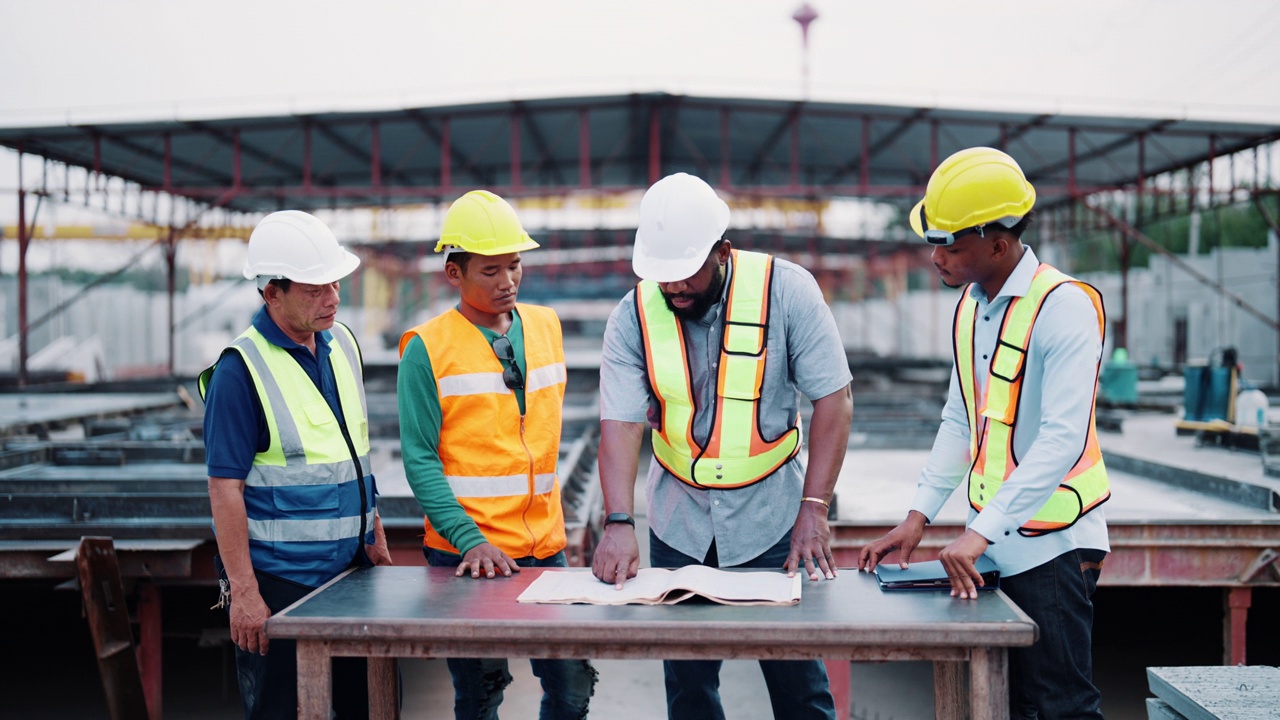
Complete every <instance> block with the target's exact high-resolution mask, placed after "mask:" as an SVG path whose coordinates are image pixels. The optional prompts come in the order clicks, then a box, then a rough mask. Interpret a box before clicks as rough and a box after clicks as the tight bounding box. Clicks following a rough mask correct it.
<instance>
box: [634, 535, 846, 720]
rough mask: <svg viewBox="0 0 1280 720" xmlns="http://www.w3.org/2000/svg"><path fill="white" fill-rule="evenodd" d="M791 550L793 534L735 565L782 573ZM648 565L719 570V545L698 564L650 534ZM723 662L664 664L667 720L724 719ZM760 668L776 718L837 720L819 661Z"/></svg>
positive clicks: (767, 664) (767, 663) (779, 662)
mask: <svg viewBox="0 0 1280 720" xmlns="http://www.w3.org/2000/svg"><path fill="white" fill-rule="evenodd" d="M790 552H791V532H790V531H788V532H787V534H786V535H784V536H782V539H781V540H779V541H778V542H777V544H775V545H774V546H773V547H771V548H769V549H768V550H766V551H765V552H764V553H763V554H762V555H760V556H759V557H757V558H755V559H754V560H749V561H747V562H745V563H742V564H741V565H737V566H735V567H744V568H768V569H770V570H780V569H781V568H782V564H783V563H785V562H786V560H787V555H788V554H789V553H790ZM649 564H650V565H652V566H653V567H666V568H674V567H684V566H685V565H707V566H710V567H720V561H719V558H718V557H717V553H716V546H715V542H714V541H713V542H712V544H711V550H710V552H708V553H707V557H706V558H704V559H702V560H698V559H696V558H692V557H689V556H688V555H685V554H684V553H682V552H680V551H679V550H676V549H675V548H672V547H671V546H670V545H667V544H666V543H664V542H662V541H661V540H659V539H658V536H657V535H655V534H654V533H653V531H652V530H650V531H649ZM722 664H723V661H721V660H663V661H662V669H663V673H664V674H665V676H666V684H667V717H668V718H670V720H724V707H723V706H722V705H721V704H720V666H721V665H722ZM760 670H761V672H763V673H764V683H765V686H766V687H767V688H768V689H769V703H770V704H771V705H772V706H773V717H774V718H777V720H805V719H807V718H823V720H834V718H835V716H836V705H835V699H834V698H832V696H831V690H830V687H829V683H828V682H827V668H826V666H824V665H823V664H822V661H820V660H761V661H760Z"/></svg>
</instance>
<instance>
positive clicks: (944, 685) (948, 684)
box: [933, 660, 969, 720]
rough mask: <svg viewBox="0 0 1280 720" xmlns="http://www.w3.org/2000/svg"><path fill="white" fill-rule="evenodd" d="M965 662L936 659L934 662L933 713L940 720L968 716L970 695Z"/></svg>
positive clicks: (953, 719) (956, 719)
mask: <svg viewBox="0 0 1280 720" xmlns="http://www.w3.org/2000/svg"><path fill="white" fill-rule="evenodd" d="M964 670H965V668H964V663H962V662H955V661H950V660H936V661H934V663H933V714H934V716H935V717H936V718H938V720H961V718H965V717H968V715H969V713H968V709H969V695H968V693H967V692H966V690H968V688H967V687H966V686H965V677H964Z"/></svg>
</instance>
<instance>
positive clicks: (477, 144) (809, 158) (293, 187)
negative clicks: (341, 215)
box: [0, 93, 1280, 384]
mask: <svg viewBox="0 0 1280 720" xmlns="http://www.w3.org/2000/svg"><path fill="white" fill-rule="evenodd" d="M1277 141H1280V124H1274V125H1272V124H1249V123H1238V122H1209V121H1199V120H1180V119H1174V118H1116V117H1101V116H1083V115H1058V114H1035V113H1019V112H994V111H982V110H954V109H943V108H930V107H896V106H888V105H870V104H849V103H834V102H808V101H783V100H761V99H742V98H713V97H694V96H683V95H671V94H665V93H650V94H630V95H612V96H601V97H577V98H552V99H530V100H513V101H502V102H486V103H477V104H469V105H452V106H441V107H423V108H400V109H390V110H383V111H366V112H333V113H314V114H298V115H279V116H269V117H244V118H225V119H206V120H166V121H149V122H131V123H95V124H76V125H63V126H50V127H17V128H0V146H5V147H9V148H13V149H15V150H17V151H18V153H19V155H20V156H22V155H37V156H40V157H43V158H44V159H45V161H46V162H45V169H46V172H45V173H44V174H43V176H42V177H41V178H40V179H39V181H38V182H36V183H27V182H24V181H23V180H22V177H21V166H22V163H21V162H19V189H18V213H19V223H18V241H19V298H18V305H19V308H18V309H19V333H20V335H21V341H20V345H21V348H20V351H19V383H20V384H23V383H25V378H26V358H27V356H28V353H27V334H28V330H29V325H28V321H27V308H26V289H25V281H26V276H25V256H26V248H27V246H28V243H29V241H30V236H29V235H30V234H29V230H28V226H27V216H26V197H27V195H34V196H36V197H37V198H38V199H41V200H42V199H44V198H49V199H50V200H51V201H60V200H67V201H71V200H73V198H76V197H77V196H78V195H79V194H80V190H81V189H82V190H83V195H84V197H85V203H86V204H88V198H89V196H90V194H91V188H92V192H94V193H97V194H101V195H111V194H114V195H115V196H119V197H120V198H121V200H120V203H119V204H120V206H121V208H122V209H123V208H127V207H128V201H129V199H130V198H132V199H133V208H132V212H133V214H135V215H136V216H137V217H138V219H140V220H144V221H148V222H150V223H152V224H154V225H156V226H159V227H161V228H164V227H165V226H167V234H166V233H165V231H162V232H161V234H160V236H161V237H162V238H165V239H164V240H162V242H165V244H166V250H165V252H166V262H167V264H168V275H169V286H170V287H169V289H170V294H171V295H172V293H173V290H174V276H175V271H174V257H175V252H174V243H175V242H177V241H178V240H181V239H182V238H184V237H188V236H191V235H195V234H198V233H199V231H200V230H201V228H198V227H194V226H195V225H196V224H197V223H198V222H199V221H200V217H201V215H202V214H203V213H204V212H205V211H207V210H209V209H214V208H217V209H221V210H222V211H224V212H230V213H236V214H246V215H249V214H257V213H265V212H269V211H273V210H277V209H304V210H314V209H322V208H354V207H389V206H397V205H404V204H420V203H425V202H445V201H449V200H451V199H453V198H455V197H457V196H459V195H461V194H463V193H465V192H466V191H468V190H471V189H475V188H485V189H489V190H493V191H494V192H497V193H499V194H500V195H504V196H507V197H511V198H518V197H529V196H564V195H569V194H582V193H586V194H600V195H607V194H610V193H616V192H629V191H634V190H637V189H643V188H645V187H647V186H648V185H650V184H652V183H653V182H655V181H657V180H658V179H659V178H661V177H663V176H664V175H667V174H669V173H672V172H677V171H685V172H690V173H693V174H696V175H699V176H701V177H703V178H704V179H706V180H707V181H708V182H710V183H711V184H712V185H714V186H716V187H717V188H718V189H720V190H721V191H723V192H725V193H728V194H730V195H732V196H733V197H735V198H739V199H746V200H748V201H749V200H750V199H752V198H760V199H770V198H797V199H803V200H810V201H823V200H826V199H829V198H833V197H853V198H867V199H872V200H876V201H880V202H888V203H892V204H894V205H897V206H899V207H902V208H904V209H905V208H909V207H910V206H911V204H912V203H914V202H915V201H916V200H917V199H919V198H920V197H922V196H923V193H924V189H925V188H924V186H925V184H926V183H927V181H928V178H929V175H930V173H931V172H932V170H933V168H934V167H936V166H937V164H938V162H939V161H940V160H941V159H943V158H945V157H946V156H948V155H950V154H951V153H953V152H955V151H957V150H960V149H963V148H967V147H973V146H977V145H987V146H994V147H999V148H1002V149H1005V150H1007V151H1008V152H1009V153H1010V154H1012V155H1013V156H1014V157H1016V158H1017V159H1018V161H1019V163H1020V164H1021V165H1022V167H1023V169H1024V171H1025V172H1026V174H1027V177H1028V178H1029V179H1030V180H1031V182H1032V183H1033V184H1034V185H1035V187H1036V190H1037V195H1038V202H1037V205H1036V207H1037V211H1038V212H1041V213H1043V214H1044V220H1043V223H1040V224H1041V225H1042V226H1044V227H1047V228H1048V229H1049V232H1051V233H1054V232H1056V233H1058V234H1059V235H1060V236H1063V237H1067V236H1070V235H1071V234H1073V233H1074V231H1076V230H1079V229H1084V230H1090V229H1094V230H1096V229H1104V228H1105V229H1107V230H1108V231H1114V232H1115V233H1116V236H1117V237H1118V238H1119V239H1120V243H1121V244H1122V245H1123V246H1124V247H1123V248H1122V250H1121V252H1120V253H1119V255H1120V256H1121V258H1122V270H1121V272H1122V274H1123V273H1124V272H1125V271H1126V270H1127V262H1128V260H1127V258H1128V257H1129V253H1128V251H1127V247H1128V245H1129V244H1130V243H1131V242H1138V243H1141V244H1144V245H1147V246H1148V247H1150V248H1152V249H1153V250H1157V251H1161V252H1167V251H1166V250H1163V249H1162V248H1160V247H1159V245H1158V244H1157V243H1156V242H1155V241H1153V240H1151V239H1150V238H1148V237H1146V236H1145V235H1143V234H1142V232H1141V231H1140V230H1139V229H1138V228H1139V227H1141V225H1142V223H1143V221H1144V220H1151V219H1153V218H1155V217H1159V216H1162V215H1169V214H1176V213H1185V212H1187V211H1188V210H1190V209H1205V208H1211V207H1215V206H1218V205H1221V204H1225V203H1232V202H1239V201H1240V200H1241V198H1242V197H1243V198H1244V199H1248V198H1249V197H1253V198H1255V199H1256V198H1258V197H1259V196H1260V193H1275V192H1276V191H1275V190H1274V189H1271V187H1272V185H1273V178H1274V177H1275V175H1276V168H1273V167H1271V166H1270V162H1271V158H1272V157H1273V155H1274V154H1273V153H1269V152H1265V151H1264V152H1260V149H1263V150H1265V146H1267V145H1269V144H1271V143H1275V142H1277ZM1250 155H1252V157H1250ZM1241 158H1243V160H1242V161H1241V162H1240V168H1237V164H1236V161H1237V159H1241ZM1264 163H1265V164H1266V165H1267V167H1266V170H1265V171H1264V170H1263V165H1264ZM58 164H61V165H62V169H63V172H61V173H59V172H57V171H56V170H55V171H53V172H50V171H49V168H50V166H51V165H54V166H56V165H58ZM1224 165H1226V166H1227V167H1223V166H1224ZM73 168H74V169H75V172H74V173H73V172H72V169H73ZM1224 170H1225V172H1224ZM73 175H76V176H77V177H83V179H84V182H83V187H82V188H76V189H73V188H72V177H73ZM113 179H119V182H114V181H113ZM29 185H30V186H29ZM1112 191H1122V192H1123V193H1124V194H1125V195H1127V196H1129V197H1133V196H1134V195H1137V196H1145V197H1149V198H1155V200H1154V201H1151V202H1148V203H1145V204H1144V203H1139V204H1137V205H1136V213H1137V217H1125V216H1124V213H1121V212H1117V210H1116V206H1115V204H1114V203H1108V202H1099V201H1097V199H1099V198H1104V199H1105V198H1106V197H1108V196H1109V195H1113V193H1112ZM161 196H167V197H170V198H180V199H182V202H181V203H173V204H171V205H170V207H171V208H172V207H174V206H175V205H179V204H180V205H181V208H182V212H181V213H170V215H169V217H168V218H167V219H163V220H161V219H159V217H158V216H159V215H160V213H159V211H158V208H159V207H160V204H161V203H160V202H159V198H160V197H161ZM146 198H151V199H152V200H153V201H152V202H151V203H150V213H148V211H147V203H146V202H145V199H146ZM38 207H39V206H38V205H37V212H38ZM1259 208H1260V209H1261V211H1262V213H1263V215H1264V216H1265V217H1266V219H1267V221H1268V222H1269V223H1270V224H1271V226H1272V227H1273V228H1276V229H1278V230H1280V224H1278V223H1277V221H1276V220H1275V218H1274V217H1273V216H1272V215H1271V214H1270V211H1269V209H1267V208H1266V207H1264V206H1263V205H1262V204H1261V203H1259ZM1081 209H1083V210H1084V211H1085V212H1077V211H1079V210H1081ZM148 215H149V217H148ZM1063 231H1065V233H1064V232H1063ZM819 233H820V231H814V234H815V235H816V234H819ZM609 235H617V233H612V234H608V233H607V234H606V237H605V242H606V244H608V243H609V242H611V241H610V240H608V237H607V236H609ZM594 238H595V234H594V233H592V232H590V231H588V232H586V233H567V234H566V235H565V239H566V240H567V242H568V243H569V245H576V244H581V245H582V246H583V247H594V246H595V240H594ZM615 240H616V238H615ZM829 240H830V239H829V238H822V237H806V238H785V237H775V238H773V240H772V241H769V240H766V242H765V244H764V246H763V247H762V248H761V249H765V250H783V251H785V247H786V246H787V245H788V244H794V242H795V241H799V242H801V243H804V244H806V245H807V247H808V248H809V249H810V254H811V255H814V254H816V253H818V252H819V251H821V253H822V254H823V255H824V256H825V255H828V254H831V253H835V254H837V255H843V256H851V257H856V256H859V255H861V254H867V253H869V254H870V255H871V256H872V257H874V255H875V253H876V252H877V249H876V248H877V247H886V249H889V250H891V251H892V252H895V253H897V254H899V255H903V256H905V255H911V256H912V257H914V258H916V259H915V260H911V261H908V262H915V263H917V264H920V263H924V264H926V265H927V258H925V259H923V260H922V259H920V258H921V257H923V256H922V255H921V252H920V251H919V248H918V247H910V248H908V247H906V246H904V245H902V244H901V243H893V242H890V243H885V242H882V241H884V240H887V238H861V239H860V241H849V240H847V239H844V238H841V239H839V241H837V242H834V243H832V242H829ZM899 240H901V238H899ZM864 241H871V242H864ZM622 242H623V243H624V244H626V243H627V242H629V241H625V240H624V241H622ZM770 243H772V244H770ZM552 245H553V247H559V246H561V243H560V242H559V239H558V238H552ZM565 247H567V246H565ZM895 248H896V249H895ZM602 257H603V256H602ZM593 262H594V261H593ZM1176 262H1177V260H1176V259H1175V263H1176ZM608 263H612V265H608ZM392 264H395V263H394V262H393V263H392ZM625 264H626V263H625V262H624V261H621V260H617V259H616V258H613V259H608V260H604V261H603V263H602V264H600V265H599V266H596V265H593V266H592V271H593V272H594V273H596V274H599V272H611V270H609V269H608V268H609V267H613V268H614V269H615V270H616V267H617V266H622V265H625ZM606 266H607V267H606ZM900 267H905V264H901V265H900ZM1184 269H1187V271H1188V272H1190V273H1191V274H1193V275H1196V277H1197V279H1199V280H1200V281H1201V282H1204V283H1205V284H1208V285H1211V286H1213V287H1215V288H1216V289H1217V290H1218V291H1219V292H1221V293H1223V294H1224V295H1228V296H1232V297H1233V299H1234V300H1235V301H1236V302H1237V304H1240V305H1241V307H1243V308H1244V309H1246V310H1248V311H1250V312H1251V313H1253V314H1254V315H1256V316H1258V317H1259V318H1261V319H1262V320H1263V321H1264V322H1266V323H1268V324H1269V325H1271V326H1273V327H1277V329H1278V330H1280V323H1277V321H1276V320H1275V319H1274V318H1272V317H1270V316H1269V315H1268V314H1266V313H1262V312H1261V311H1258V310H1257V309H1256V308H1252V307H1248V306H1247V305H1245V304H1243V301H1241V300H1240V299H1239V298H1236V297H1234V295H1233V294H1232V293H1231V292H1230V291H1229V290H1227V289H1226V288H1223V287H1221V286H1220V285H1218V284H1216V283H1215V281H1213V280H1212V279H1209V278H1206V277H1203V276H1201V275H1199V274H1197V273H1195V271H1194V270H1191V269H1189V268H1186V267H1185V264H1184ZM834 272H836V273H839V272H843V271H841V270H836V271H834ZM553 280H554V278H553ZM1124 302H1127V300H1125V301H1124ZM1122 304H1123V303H1122ZM170 305H172V303H170ZM59 307H61V306H59ZM170 314H171V315H172V310H171V311H170ZM1125 314H1126V313H1124V312H1123V311H1122V312H1121V317H1123V316H1124V315H1125ZM45 319H47V316H46V317H43V318H40V319H39V320H37V322H42V321H43V320H45ZM170 320H171V322H170V327H171V328H172V327H173V322H172V317H171V318H170ZM170 335H171V336H172V332H171V333H170ZM1123 335H1124V329H1123V324H1121V325H1120V329H1119V337H1123ZM172 345H173V340H172V337H171V338H170V348H171V350H170V361H169V365H170V368H172V363H173V360H172V356H173V352H172Z"/></svg>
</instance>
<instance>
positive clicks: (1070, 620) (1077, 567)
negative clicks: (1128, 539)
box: [1000, 550, 1106, 720]
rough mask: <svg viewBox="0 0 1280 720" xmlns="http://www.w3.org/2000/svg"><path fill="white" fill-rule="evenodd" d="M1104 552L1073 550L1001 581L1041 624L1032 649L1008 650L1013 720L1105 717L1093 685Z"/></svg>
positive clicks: (1018, 603)
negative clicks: (1095, 610) (1096, 599)
mask: <svg viewBox="0 0 1280 720" xmlns="http://www.w3.org/2000/svg"><path fill="white" fill-rule="evenodd" d="M1104 557H1106V553H1105V552H1103V551H1101V550H1072V551H1071V552H1067V553H1063V554H1062V555H1059V556H1058V557H1056V558H1054V559H1053V560H1050V561H1049V562H1047V563H1045V564H1043V565H1040V566H1038V567H1034V568H1032V569H1030V570H1028V571H1026V572H1024V573H1018V574H1017V575H1012V576H1010V577H1004V578H1000V589H1001V590H1004V592H1005V594H1006V595H1008V596H1009V599H1010V600H1012V601H1014V602H1015V603H1017V605H1018V607H1020V608H1022V611H1023V612H1025V613H1026V614H1027V615H1029V616H1030V617H1031V619H1032V620H1035V621H1036V624H1037V625H1039V626H1040V639H1039V640H1038V641H1036V644H1035V645H1032V646H1031V647H1029V648H1010V650H1009V717H1010V718H1013V719H1014V720H1023V719H1025V720H1059V718H1097V719H1098V720H1101V718H1102V710H1101V703H1102V695H1101V694H1100V693H1099V692H1098V688H1097V687H1095V686H1094V684H1093V602H1092V601H1091V600H1090V598H1092V597H1093V592H1094V590H1096V589H1097V587H1098V576H1099V575H1100V574H1101V571H1102V559H1103V558H1104Z"/></svg>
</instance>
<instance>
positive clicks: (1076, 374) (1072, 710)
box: [858, 147, 1111, 720]
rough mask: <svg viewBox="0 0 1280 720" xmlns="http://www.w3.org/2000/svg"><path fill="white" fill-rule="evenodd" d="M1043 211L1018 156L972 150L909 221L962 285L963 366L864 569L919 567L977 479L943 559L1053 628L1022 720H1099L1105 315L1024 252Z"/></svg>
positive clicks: (943, 273) (953, 575) (1020, 681)
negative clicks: (995, 578) (907, 503)
mask: <svg viewBox="0 0 1280 720" xmlns="http://www.w3.org/2000/svg"><path fill="white" fill-rule="evenodd" d="M1035 202H1036V191H1035V188H1034V187H1032V185H1031V183H1030V182H1028V181H1027V178H1026V176H1025V175H1024V174H1023V172H1022V168H1021V167H1019V165H1018V163H1017V162H1016V161H1015V160H1014V159H1013V158H1012V157H1010V156H1009V155H1008V154H1006V153H1004V152H1002V151H1000V150H997V149H995V148H988V147H975V148H968V149H966V150H961V151H960V152H957V153H955V154H953V155H951V156H950V157H948V158H947V159H946V160H944V161H943V162H942V164H940V165H939V166H938V168H937V170H935V171H934V172H933V175H932V176H931V177H930V178H929V185H928V187H927V188H926V190H925V197H924V199H923V200H921V201H920V202H919V203H918V204H917V205H916V207H915V209H914V210H913V211H912V213H911V215H910V221H911V227H912V229H913V230H915V232H916V234H917V235H919V236H920V237H922V238H924V240H925V241H927V242H928V243H929V244H930V245H933V246H934V248H933V264H934V265H935V266H936V267H937V269H938V275H939V276H940V277H941V278H942V282H943V284H944V285H946V286H948V287H955V288H958V287H963V288H964V291H963V292H962V293H961V295H960V298H959V302H958V303H957V305H956V315H955V323H954V342H953V344H952V347H953V348H954V349H955V362H956V365H955V368H954V369H953V370H952V373H951V390H950V394H949V395H948V397H947V403H946V405H945V406H944V408H943V410H942V425H941V427H940V428H939V430H938V437H937V439H936V440H935V441H934V444H933V450H932V452H930V454H929V460H928V462H927V463H926V464H925V467H924V470H923V471H922V472H921V473H920V480H919V483H918V486H917V489H916V497H915V499H914V500H913V501H912V503H911V509H910V511H909V512H908V513H907V517H906V518H905V519H904V520H903V521H902V522H901V523H900V524H899V525H898V526H897V527H896V528H894V529H893V530H892V531H890V532H889V533H888V534H886V535H885V536H884V537H883V538H881V539H879V540H877V541H875V542H873V543H869V544H868V545H867V546H866V547H864V548H863V549H862V552H861V554H860V556H859V559H858V565H859V567H860V568H862V569H863V570H867V571H871V570H874V569H875V567H876V565H877V564H878V563H879V562H880V561H881V559H883V558H884V557H885V555H887V554H888V553H890V552H893V551H894V550H897V551H898V553H899V563H900V564H901V566H902V567H906V566H907V565H908V563H909V562H910V561H911V556H912V554H913V553H914V552H915V550H916V548H917V546H918V545H919V543H920V539H921V537H922V536H923V534H924V526H925V524H926V523H928V522H929V521H930V520H931V519H932V518H933V517H934V516H935V515H936V514H937V513H938V511H939V510H940V509H941V508H942V506H943V504H944V503H945V502H946V500H947V498H949V497H950V496H951V494H952V493H954V492H955V491H956V490H957V489H958V488H960V487H961V484H962V483H965V481H967V487H966V495H967V500H968V502H969V507H970V511H969V520H968V523H967V525H966V528H965V531H964V532H963V533H962V534H960V536H959V537H957V538H956V539H955V540H954V541H953V542H951V544H949V545H947V546H946V547H945V548H943V549H942V551H941V552H940V553H939V555H938V557H939V559H940V560H941V561H942V564H943V566H944V567H945V568H946V572H947V575H948V577H950V579H951V595H952V597H956V598H960V599H973V598H976V597H977V596H978V588H979V587H982V586H983V585H984V581H983V578H982V575H981V574H980V573H979V572H978V571H977V569H976V568H975V562H976V560H977V559H978V557H979V556H981V555H983V554H985V555H986V556H987V557H988V558H989V559H990V560H992V561H994V562H995V564H996V566H997V567H998V568H999V570H1000V574H1001V578H1000V589H1001V590H1003V591H1004V593H1005V594H1006V595H1008V596H1009V597H1010V599H1012V600H1013V601H1014V602H1015V603H1017V604H1018V607H1020V608H1021V609H1022V610H1023V611H1024V612H1026V613H1027V615H1029V616H1031V619H1032V620H1035V621H1036V624H1037V625H1039V626H1040V637H1039V639H1038V640H1037V641H1036V644H1035V645H1033V646H1031V647H1029V648H1011V649H1010V650H1009V671H1010V683H1009V696H1010V697H1009V701H1010V717H1014V718H1041V719H1043V720H1054V719H1056V718H1101V717H1102V711H1101V695H1100V693H1099V692H1098V688H1097V687H1096V686H1095V685H1094V684H1093V645H1092V633H1093V603H1092V601H1091V599H1090V598H1091V597H1092V596H1093V593H1094V590H1095V589H1096V588H1097V583H1098V577H1099V575H1100V573H1101V570H1102V562H1103V559H1104V558H1105V557H1106V554H1107V552H1108V551H1109V550H1110V544H1109V540H1108V537H1107V523H1106V518H1105V517H1103V509H1102V504H1103V503H1105V502H1106V501H1107V499H1108V498H1110V497H1111V486H1110V482H1109V481H1108V479H1107V470H1106V466H1105V464H1104V463H1103V460H1102V452H1101V450H1100V449H1099V447H1098V433H1097V429H1096V428H1095V427H1094V400H1095V397H1096V395H1097V387H1098V368H1099V363H1100V362H1101V360H1102V342H1103V336H1104V331H1105V328H1106V313H1105V312H1104V310H1103V304H1102V295H1101V294H1100V293H1099V292H1098V290H1097V289H1096V288H1094V287H1092V286H1090V285H1088V284H1086V283H1082V282H1080V281H1078V280H1076V279H1075V278H1072V277H1070V276H1068V275H1065V274H1063V273H1062V272H1059V271H1058V270H1056V269H1055V268H1053V267H1050V266H1049V265H1045V264H1043V263H1041V262H1040V261H1039V260H1038V259H1036V254H1035V253H1034V252H1032V250H1031V248H1029V247H1027V246H1025V245H1023V244H1022V236H1023V233H1024V232H1025V231H1026V229H1027V228H1028V227H1029V226H1030V224H1031V221H1032V215H1033V211H1032V208H1033V207H1034V206H1035Z"/></svg>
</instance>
